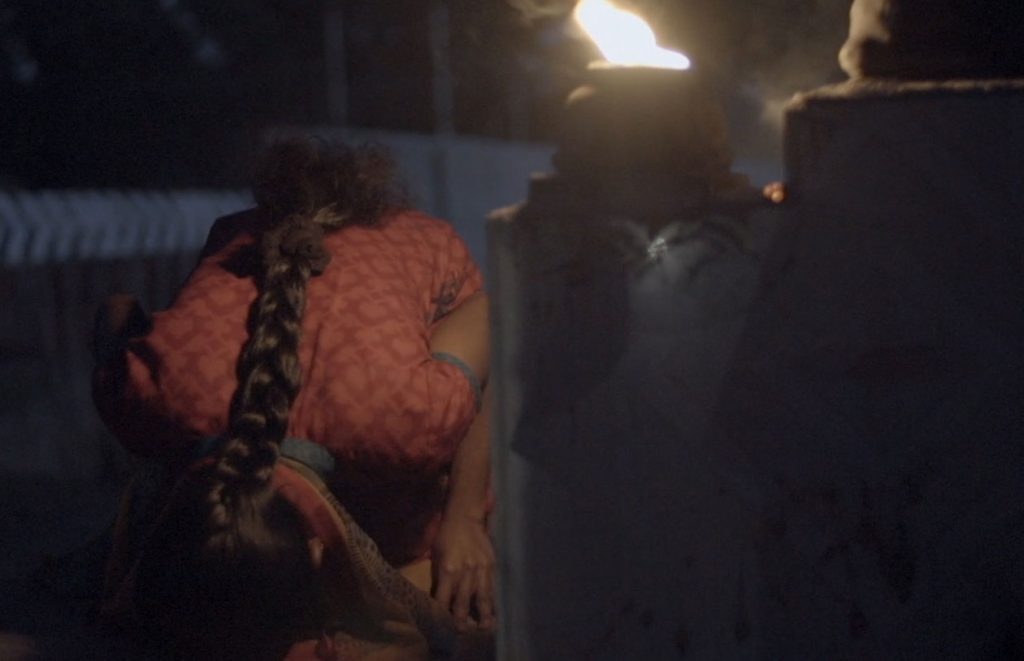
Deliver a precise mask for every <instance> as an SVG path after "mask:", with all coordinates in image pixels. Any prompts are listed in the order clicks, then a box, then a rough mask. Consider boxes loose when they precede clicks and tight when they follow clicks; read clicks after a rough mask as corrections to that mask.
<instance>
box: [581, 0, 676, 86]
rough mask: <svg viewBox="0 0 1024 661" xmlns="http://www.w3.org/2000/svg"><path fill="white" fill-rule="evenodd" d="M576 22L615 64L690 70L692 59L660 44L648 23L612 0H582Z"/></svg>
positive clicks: (606, 57)
mask: <svg viewBox="0 0 1024 661" xmlns="http://www.w3.org/2000/svg"><path fill="white" fill-rule="evenodd" d="M573 15H574V16H575V18H576V22H577V23H579V24H580V26H581V27H582V28H583V30H584V31H585V32H586V33H587V34H588V35H590V38H591V39H593V40H594V43H596V44H597V47H598V49H600V51H601V54H602V55H604V57H605V59H607V60H608V61H609V62H611V63H612V64H617V65H621V66H644V67H657V68H663V69H689V68H690V59H689V58H688V57H686V56H685V55H683V54H682V53H676V52H675V51H670V50H667V49H665V48H661V47H660V46H658V44H657V42H656V41H655V39H654V32H653V31H652V30H651V28H650V26H648V25H647V23H646V22H645V21H644V20H643V19H642V18H640V17H639V16H637V15H636V14H632V13H630V12H628V11H624V10H622V9H618V8H617V7H615V6H613V5H612V4H611V2H609V1H608V0H580V2H578V3H577V4H576V9H575V11H574V12H573Z"/></svg>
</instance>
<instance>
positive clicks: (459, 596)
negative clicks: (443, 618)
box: [452, 567, 476, 629]
mask: <svg viewBox="0 0 1024 661" xmlns="http://www.w3.org/2000/svg"><path fill="white" fill-rule="evenodd" d="M475 591H476V571H475V570H474V569H473V568H471V567H466V568H464V569H463V570H462V571H461V572H459V577H458V587H457V588H456V590H455V601H454V602H453V603H452V615H454V616H455V624H456V626H458V627H459V628H460V629H463V628H465V627H466V626H467V625H468V618H469V604H470V602H471V601H472V600H473V593H474V592H475Z"/></svg>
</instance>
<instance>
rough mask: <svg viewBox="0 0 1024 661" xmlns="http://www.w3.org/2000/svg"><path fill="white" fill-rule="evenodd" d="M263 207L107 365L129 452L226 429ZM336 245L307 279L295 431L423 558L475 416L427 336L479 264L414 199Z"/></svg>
mask: <svg viewBox="0 0 1024 661" xmlns="http://www.w3.org/2000/svg"><path fill="white" fill-rule="evenodd" d="M261 220H262V217H261V214H260V213H259V212H257V211H251V212H245V213H242V214H236V215H235V216H229V217H227V218H224V219H221V220H219V221H218V222H217V223H216V224H215V225H214V228H213V229H212V230H211V234H210V239H209V240H208V243H207V248H206V249H205V250H204V255H205V257H203V258H202V259H201V261H200V263H199V264H198V266H197V267H196V269H195V270H194V271H193V273H192V275H191V276H190V277H189V279H188V281H187V282H186V283H185V285H184V287H183V288H182V290H181V291H180V292H179V294H178V297H177V299H176V300H175V301H174V303H173V305H172V306H171V307H170V309H168V310H165V311H162V312H157V313H155V314H154V315H153V328H152V330H151V332H149V333H148V334H147V335H146V336H144V337H142V338H138V339H135V340H133V341H131V342H130V343H129V346H128V349H127V352H126V355H125V360H126V363H125V364H122V365H121V369H114V368H112V367H111V368H106V369H101V370H99V372H98V379H97V383H96V389H95V393H94V394H95V398H96V402H97V406H98V408H99V410H100V412H101V415H102V416H103V418H104V419H105V420H106V421H107V423H108V425H109V426H110V427H111V428H112V429H113V430H114V432H115V433H116V434H117V435H118V437H119V438H120V440H121V441H122V443H123V444H124V445H125V446H126V447H127V448H128V449H129V450H131V451H133V452H135V453H138V454H141V455H145V456H159V455H164V454H173V453H175V452H176V451H180V450H184V449H188V448H189V447H191V445H192V444H194V443H195V442H197V441H198V440H200V439H202V438H205V437H208V436H214V435H218V434H221V433H223V432H224V431H225V429H226V426H227V419H228V409H229V406H230V401H231V397H232V395H233V393H234V391H235V387H236V383H237V379H236V376H235V367H236V362H237V359H238V355H239V352H240V351H241V348H242V345H243V343H244V342H245V340H246V339H247V337H248V335H247V330H246V318H247V315H248V312H249V308H250V305H251V304H252V301H253V300H254V298H255V296H256V293H257V290H256V285H255V283H254V281H253V279H252V277H251V276H248V275H245V273H244V260H239V259H238V258H239V256H240V255H243V254H244V250H245V248H246V247H247V246H250V245H252V244H253V230H254V229H255V227H256V225H257V224H258V223H259V222H261ZM325 246H326V248H327V249H328V250H329V251H330V253H331V255H332V259H331V261H330V264H329V265H328V267H327V269H326V270H325V272H324V273H323V274H322V275H320V276H317V277H314V278H313V279H311V280H310V282H309V285H308V288H307V303H306V313H305V316H304V318H303V339H302V342H301V344H300V347H299V360H300V362H301V364H302V370H303V386H302V390H301V392H300V393H299V395H298V398H297V399H296V401H295V404H294V406H293V409H292V415H291V418H290V425H289V431H288V434H289V436H295V437H299V438H306V439H310V440H312V441H314V442H317V443H320V444H322V445H324V446H325V447H326V448H327V449H328V450H329V451H330V452H331V453H332V454H333V455H334V456H335V459H336V460H337V463H338V476H337V481H338V482H339V485H338V486H339V490H340V491H341V493H340V494H339V496H340V497H341V498H342V502H343V503H345V505H346V506H347V507H350V509H351V511H352V513H353V515H354V516H355V517H356V518H357V520H359V522H360V523H361V524H362V525H363V527H364V528H365V529H366V530H367V532H368V533H370V535H371V536H375V537H376V538H377V542H378V544H380V546H381V550H382V552H384V554H385V557H388V558H389V559H390V560H392V561H394V562H403V561H407V560H411V559H413V558H414V557H422V556H423V555H424V554H425V553H426V551H427V549H429V539H428V538H429V536H430V534H431V530H432V528H433V527H434V525H435V524H436V519H437V517H438V515H439V512H440V508H441V507H442V506H443V495H442V493H443V492H442V489H443V481H444V473H445V469H446V467H447V466H448V464H449V463H450V462H451V460H452V457H453V455H454V451H455V448H456V446H457V444H458V442H459V440H460V439H461V438H462V436H463V435H464V434H465V432H466V430H467V428H468V426H469V424H470V422H471V421H472V419H473V416H474V414H475V401H474V393H473V390H472V388H471V386H470V384H469V382H468V381H467V379H466V377H465V375H463V374H462V372H461V371H460V370H459V369H458V368H457V367H455V366H453V365H450V364H448V363H445V362H441V361H436V360H432V359H431V357H430V347H429V340H430V333H431V329H432V327H433V326H434V324H436V323H437V322H438V321H439V320H440V319H442V318H443V317H444V316H445V315H446V314H447V312H448V311H450V310H451V309H453V308H455V307H457V306H458V305H459V304H461V303H462V302H463V301H465V300H466V299H467V298H469V297H470V296H472V295H474V294H476V293H477V292H479V291H480V290H481V288H482V284H483V282H482V277H481V274H480V271H479V269H478V268H477V267H476V265H475V264H474V263H473V260H472V258H471V257H470V255H469V251H468V250H467V248H466V246H465V244H464V243H463V242H462V240H461V239H460V238H459V237H458V235H457V234H456V233H455V232H454V230H453V229H452V228H451V227H450V226H449V225H448V224H447V223H445V222H443V221H440V220H437V219H434V218H430V217H428V216H426V215H423V214H420V213H415V212H405V213H400V214H395V215H392V216H389V217H386V218H384V219H383V220H382V221H381V223H380V224H379V225H376V226H374V227H358V226H352V227H347V228H344V229H342V230H340V231H338V232H335V233H333V234H330V235H328V236H327V238H326V239H325ZM236 262H237V263H236ZM239 264H242V266H243V268H241V269H240V268H239ZM240 271H241V273H240ZM346 500H348V501H350V502H346ZM375 533H376V535H375Z"/></svg>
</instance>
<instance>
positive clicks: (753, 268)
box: [490, 83, 1024, 659]
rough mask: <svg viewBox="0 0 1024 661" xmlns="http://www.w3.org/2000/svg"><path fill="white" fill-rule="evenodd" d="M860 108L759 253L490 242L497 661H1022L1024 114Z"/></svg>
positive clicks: (566, 235)
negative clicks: (609, 251)
mask: <svg viewBox="0 0 1024 661" xmlns="http://www.w3.org/2000/svg"><path fill="white" fill-rule="evenodd" d="M855 87H856V86H852V87H851V86H847V87H845V88H843V89H832V90H826V91H823V92H821V93H819V94H810V95H805V96H804V97H803V98H802V99H801V100H800V102H799V104H798V105H796V106H794V107H793V109H792V110H791V111H790V114H789V117H788V129H787V142H786V155H787V167H788V171H789V177H790V187H791V195H792V198H791V202H790V203H789V204H787V205H786V206H785V207H784V208H783V209H782V210H781V211H780V212H779V213H778V215H777V216H774V217H773V216H772V215H770V214H760V215H755V216H753V217H751V219H750V222H749V223H748V224H747V228H746V229H747V231H748V233H749V239H748V243H747V248H748V249H749V252H744V251H743V250H732V249H720V248H719V247H715V246H716V244H715V242H714V241H710V240H707V239H708V235H704V236H703V238H697V239H694V237H700V236H701V235H699V234H695V235H689V236H690V239H689V240H679V237H681V236H686V233H685V232H677V233H676V234H675V235H673V236H674V238H673V240H670V241H664V242H662V243H658V239H659V238H662V239H665V238H667V237H668V236H669V235H664V234H663V235H661V236H660V237H659V236H644V231H642V230H637V229H636V228H634V230H635V231H633V234H632V236H634V240H633V241H632V243H630V241H629V240H628V239H622V238H621V236H622V231H621V230H622V227H623V225H622V224H619V225H615V224H602V223H591V225H590V233H589V234H588V235H581V234H580V232H579V230H578V228H577V229H576V230H575V231H566V226H572V225H573V224H572V223H563V222H560V218H559V217H558V216H557V214H551V215H550V216H549V217H547V218H540V217H534V218H533V219H532V221H531V222H529V223H523V222H520V221H521V220H522V216H523V214H524V210H523V209H520V210H519V211H518V215H516V213H514V212H510V213H508V214H506V215H505V216H504V217H503V219H496V220H493V221H492V223H491V227H490V231H491V241H492V243H491V248H490V254H491V258H492V279H493V281H494V282H495V285H496V286H495V290H496V291H495V297H496V306H495V315H496V327H495V333H496V343H497V352H496V366H495V370H496V371H495V375H494V379H495V384H496V387H497V388H498V395H499V401H500V402H501V406H500V410H499V412H498V416H497V417H498V420H497V425H496V435H497V436H496V441H495V442H496V449H495V456H496V465H497V470H498V476H499V483H498V493H499V516H498V521H497V523H498V528H497V530H498V537H499V545H500V547H501V553H502V561H501V567H502V601H501V609H502V610H501V612H502V616H503V618H504V619H503V623H502V627H503V629H502V641H503V642H502V645H501V646H502V649H503V654H504V655H505V656H504V658H508V659H547V658H591V659H628V658H637V659H673V658H698V659H702V658H759V659H779V658H794V659H796V658H836V659H845V658H850V659H853V658H958V659H983V658H1020V657H1021V656H1022V655H1024V610H1022V609H1024V592H1022V591H1024V480H1022V479H1021V476H1022V475H1024V445H1022V444H1021V439H1022V438H1024V416H1022V414H1021V401H1022V395H1024V350H1022V349H1024V347H1022V338H1024V305H1022V301H1024V296H1022V292H1021V287H1022V282H1024V278H1022V276H1024V273H1022V271H1024V223H1022V220H1021V219H1022V218H1024V190H1022V189H1021V187H1020V182H1021V181H1024V156H1022V154H1024V142H1022V141H1024V93H1022V92H1021V91H1020V89H1019V88H1018V87H1017V86H1016V85H1015V84H1009V83H1007V84H1004V85H1001V86H998V89H996V88H993V87H991V86H984V85H977V86H971V85H961V86H946V87H943V86H929V87H928V88H927V89H922V88H920V87H914V86H910V87H905V86H904V87H896V86H890V87H886V86H884V85H880V84H875V85H873V86H870V87H868V88H855ZM669 227H671V225H670V226H668V227H666V230H667V229H668V228H669ZM666 230H662V231H663V232H664V231H666ZM616 233H617V234H616ZM627 234H629V232H628V231H627ZM613 236H618V237H619V239H612V238H609V237H613ZM616 240H619V241H620V242H625V244H626V245H633V246H634V247H635V250H634V251H633V252H632V256H631V257H630V253H629V251H628V250H626V251H625V253H624V255H623V259H622V260H621V261H618V262H616V261H615V260H612V259H607V260H604V261H602V260H600V259H598V260H590V261H588V260H586V259H582V260H581V259H580V257H579V256H580V255H581V254H583V255H594V254H603V253H602V252H601V251H600V250H597V249H592V248H588V247H587V246H593V245H595V244H596V245H609V244H614V243H615V241H616ZM581 265H582V267H581ZM581 268H582V270H581ZM588 356H589V357H591V358H592V363H588V362H587V360H586V358H587V357H588Z"/></svg>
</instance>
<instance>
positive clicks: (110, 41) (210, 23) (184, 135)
mask: <svg viewBox="0 0 1024 661" xmlns="http://www.w3.org/2000/svg"><path fill="white" fill-rule="evenodd" d="M515 4H518V5H519V6H518V7H513V6H511V5H510V4H506V3H503V2H499V1H498V0H494V1H492V2H476V1H473V0H451V1H450V2H447V3H433V4H432V3H430V2H417V1H412V0H391V1H389V2H373V3H369V2H366V3H359V2H345V3H337V2H334V3H332V2H325V1H324V0H321V1H320V2H303V3H289V2H284V1H283V0H282V1H272V0H252V1H244V2H243V1H241V0H224V1H222V2H215V3H214V2H199V1H196V0H193V1H191V2H189V1H188V0H148V1H144V2H140V1H137V0H103V1H100V0H63V1H55V2H33V1H30V0H21V1H18V0H13V1H12V0H7V1H6V2H4V3H3V4H2V5H0V99H2V100H3V101H2V103H0V113H2V114H0V177H2V179H0V181H3V182H4V183H5V184H6V185H8V186H26V187H72V186H73V187H86V186H117V187H130V186H134V187H139V186H162V187H180V186H199V187H218V186H238V185H244V184H245V182H246V176H247V171H246V167H245V163H247V161H248V158H249V157H250V156H251V154H252V151H253V149H254V148H255V146H256V145H257V144H258V141H259V135H260V132H261V131H262V130H264V129H266V128H268V127H272V126H275V125H281V124H287V125H296V124H298V125H323V124H329V123H331V122H333V121H336V120H338V119H340V120H342V121H344V122H345V123H346V124H348V125H351V126H358V127H370V128H380V129H389V130H398V131H414V132H423V133H429V132H431V131H433V130H435V129H436V128H438V127H439V126H442V127H443V125H444V124H445V123H450V124H451V128H452V129H453V130H454V131H455V132H456V133H460V134H473V135H481V136H489V137H494V138H499V139H508V140H530V141H546V140H550V139H551V138H552V136H553V134H554V131H555V130H556V126H557V109H558V107H559V105H560V103H561V101H562V99H563V98H564V96H565V94H566V93H567V91H569V90H570V89H571V88H572V87H573V86H574V85H575V84H576V83H577V82H578V79H579V75H580V72H581V71H582V69H583V67H584V66H585V63H586V62H587V61H588V60H589V59H592V57H593V54H594V51H593V50H592V48H591V47H590V46H589V45H588V44H587V43H585V42H583V41H580V40H576V39H571V38H568V37H566V36H565V34H564V32H565V31H564V30H563V23H564V10H565V6H566V5H567V4H568V3H564V2H563V3H552V2H548V3H541V5H540V7H537V6H531V3H526V2H523V1H522V0H519V2H518V3H515ZM634 4H635V5H636V7H637V8H638V9H639V10H640V11H642V12H643V13H644V14H645V15H646V16H648V18H649V20H650V21H651V22H652V23H653V24H655V25H656V26H658V32H659V37H660V39H661V41H662V43H663V44H664V45H666V46H671V47H676V48H679V49H681V50H683V51H684V52H686V53H688V54H689V55H690V56H691V58H692V59H693V60H694V61H695V62H696V63H697V66H698V67H699V68H701V69H702V70H703V71H704V72H705V74H709V75H710V76H711V77H712V78H713V79H714V80H715V81H716V82H717V84H718V85H719V87H720V90H721V93H722V94H723V97H724V98H725V99H726V100H727V101H728V105H729V109H730V111H731V113H732V115H733V117H734V120H735V121H734V133H736V137H737V140H736V142H737V144H738V145H742V146H741V147H740V149H741V150H748V151H754V152H757V153H758V154H759V155H764V154H768V155H771V154H772V153H773V150H774V149H775V142H774V136H773V135H772V134H771V132H770V131H764V130H763V123H762V122H761V113H762V110H763V107H762V102H763V100H765V99H771V100H775V99H782V98H785V97H787V96H788V95H789V94H790V93H792V92H793V91H796V90H798V89H806V88H808V87H813V86H816V85H818V84H820V83H821V82H824V81H827V80H830V79H835V78H837V77H838V76H839V72H838V66H837V64H836V57H835V54H836V51H837V50H838V46H839V45H840V44H841V42H842V38H843V33H844V30H845V25H846V23H845V14H846V11H847V6H848V3H846V2H843V1H842V0H833V1H832V2H815V1H813V0H762V1H760V2H743V1H742V0H726V1H719V2H700V1H696V0H677V1H675V2H669V1H662V2H646V3H644V2H638V3H634ZM438 5H441V6H442V7H445V8H446V9H447V16H448V25H447V26H446V28H445V29H446V30H447V35H448V38H447V39H446V40H445V43H446V44H447V48H448V57H447V63H446V66H447V67H448V68H449V69H450V76H451V78H450V84H451V88H452V97H453V104H452V108H451V110H450V117H437V116H436V115H437V114H438V111H437V109H436V104H435V103H434V100H433V94H434V78H435V71H436V69H435V64H434V61H433V59H432V31H431V30H432V24H431V12H432V11H435V10H436V7H437V6H438ZM329 11H334V12H341V17H342V20H341V23H342V25H343V26H344V28H343V32H342V34H341V36H342V39H343V43H344V64H343V66H344V69H345V76H346V78H347V84H346V85H345V87H346V90H345V95H346V96H347V99H346V100H345V102H344V103H343V105H344V106H345V107H344V109H342V110H338V109H337V108H333V109H332V107H331V102H330V100H329V99H328V98H327V96H328V94H327V86H326V84H325V80H326V76H327V73H326V71H327V69H326V63H325V48H324V34H325V14H326V13H327V12H329ZM434 29H436V26H435V27H434ZM435 36H436V35H435ZM442 36H443V35H442ZM441 84H445V83H444V81H442V82H441ZM339 113H340V114H343V116H342V117H339V116H338V115H339Z"/></svg>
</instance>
